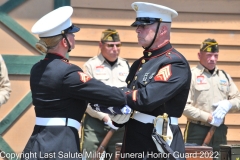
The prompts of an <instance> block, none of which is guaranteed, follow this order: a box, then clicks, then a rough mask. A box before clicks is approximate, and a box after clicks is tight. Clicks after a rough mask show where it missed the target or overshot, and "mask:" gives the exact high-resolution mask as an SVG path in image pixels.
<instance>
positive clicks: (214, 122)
mask: <svg viewBox="0 0 240 160" xmlns="http://www.w3.org/2000/svg"><path fill="white" fill-rule="evenodd" d="M222 122H223V118H217V117H214V116H213V117H212V121H211V123H210V124H211V125H213V126H216V127H219V126H220V125H221V124H222Z"/></svg>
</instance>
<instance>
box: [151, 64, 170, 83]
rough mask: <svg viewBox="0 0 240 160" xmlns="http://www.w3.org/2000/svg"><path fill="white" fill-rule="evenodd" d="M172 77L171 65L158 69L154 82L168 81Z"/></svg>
mask: <svg viewBox="0 0 240 160" xmlns="http://www.w3.org/2000/svg"><path fill="white" fill-rule="evenodd" d="M171 76H172V70H171V64H169V65H166V66H164V67H162V68H160V69H159V71H158V73H157V75H156V76H155V77H154V80H155V81H168V79H169V78H170V77H171Z"/></svg>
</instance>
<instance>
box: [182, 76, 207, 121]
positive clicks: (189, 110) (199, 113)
mask: <svg viewBox="0 0 240 160" xmlns="http://www.w3.org/2000/svg"><path fill="white" fill-rule="evenodd" d="M193 75H194V74H193ZM193 75H192V76H193ZM194 79H195V77H192V80H191V87H190V90H189V94H188V99H187V104H186V106H185V108H184V111H183V115H184V116H186V117H187V118H190V119H194V120H197V121H202V122H207V119H208V117H209V115H210V113H208V112H205V111H203V110H201V109H199V108H196V107H194V106H193V103H194V90H195V89H194Z"/></svg>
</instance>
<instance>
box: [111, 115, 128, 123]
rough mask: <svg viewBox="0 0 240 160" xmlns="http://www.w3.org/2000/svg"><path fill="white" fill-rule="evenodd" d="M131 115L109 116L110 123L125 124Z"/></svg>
mask: <svg viewBox="0 0 240 160" xmlns="http://www.w3.org/2000/svg"><path fill="white" fill-rule="evenodd" d="M130 116H131V114H117V115H109V117H110V118H111V119H112V121H114V122H116V123H117V124H123V123H126V122H127V121H128V120H129V119H130Z"/></svg>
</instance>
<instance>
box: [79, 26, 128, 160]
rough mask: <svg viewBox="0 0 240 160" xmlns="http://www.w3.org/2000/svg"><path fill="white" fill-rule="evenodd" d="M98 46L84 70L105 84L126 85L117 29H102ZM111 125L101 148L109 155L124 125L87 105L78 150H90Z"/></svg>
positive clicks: (95, 147) (119, 140)
mask: <svg viewBox="0 0 240 160" xmlns="http://www.w3.org/2000/svg"><path fill="white" fill-rule="evenodd" d="M99 48H100V50H101V53H100V54H99V55H97V56H95V57H93V58H91V59H89V60H88V61H87V62H86V63H85V64H84V70H85V73H88V74H89V75H90V76H91V77H93V78H96V79H98V80H100V81H102V82H103V83H105V84H107V85H110V86H115V87H126V86H127V84H126V82H125V80H126V78H127V75H128V73H129V64H128V62H127V60H125V59H122V58H121V57H119V54H120V49H121V41H120V36H119V34H118V32H117V31H116V30H114V29H107V30H104V31H103V32H102V36H101V41H100V42H99ZM111 128H112V129H114V130H116V131H115V133H114V135H113V136H112V137H111V139H110V141H109V142H108V145H107V146H105V151H106V152H107V153H111V155H113V156H112V157H111V158H112V159H113V158H114V155H115V144H116V143H118V142H122V139H123V134H124V128H120V129H118V127H115V126H114V125H113V124H112V121H111V118H110V117H109V116H108V114H106V113H103V112H96V111H94V110H93V109H92V108H91V107H90V106H88V107H87V110H86V116H85V118H84V120H83V127H82V136H81V148H82V149H81V150H85V151H87V152H88V153H90V152H92V153H94V152H95V151H96V150H97V148H98V147H99V146H100V144H101V142H102V141H103V139H104V137H105V136H106V134H107V133H108V131H109V130H110V129H111Z"/></svg>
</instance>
